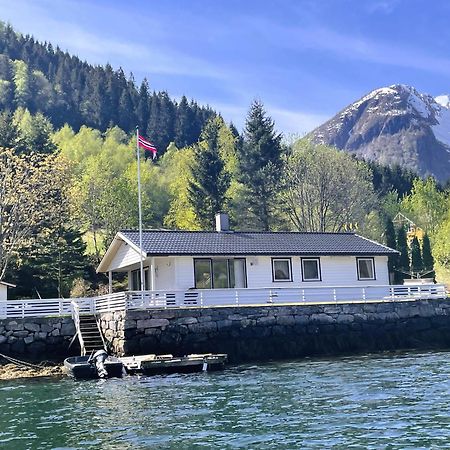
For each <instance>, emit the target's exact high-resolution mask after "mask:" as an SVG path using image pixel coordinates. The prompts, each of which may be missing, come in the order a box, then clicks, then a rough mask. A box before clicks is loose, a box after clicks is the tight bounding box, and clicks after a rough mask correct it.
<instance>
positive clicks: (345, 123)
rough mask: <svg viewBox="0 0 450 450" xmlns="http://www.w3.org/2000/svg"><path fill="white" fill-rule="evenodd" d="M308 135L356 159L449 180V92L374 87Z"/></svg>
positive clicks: (404, 87) (314, 140)
mask: <svg viewBox="0 0 450 450" xmlns="http://www.w3.org/2000/svg"><path fill="white" fill-rule="evenodd" d="M308 137H309V138H310V139H311V140H312V141H313V142H316V143H322V144H326V145H332V146H335V147H337V148H339V149H342V150H345V151H347V152H350V153H352V154H354V155H355V156H356V157H357V158H361V159H365V160H368V161H375V162H377V163H379V164H382V165H388V166H394V165H400V166H401V167H403V168H406V169H409V170H412V171H415V172H417V173H418V174H420V175H421V176H428V175H432V176H434V177H435V178H436V179H437V180H439V181H441V182H446V181H447V180H448V179H450V97H449V96H447V95H441V96H439V97H436V98H433V97H432V96H430V95H427V94H421V93H419V92H418V91H417V90H416V89H415V88H413V87H411V86H406V85H402V84H396V85H392V86H389V87H384V88H381V89H376V90H374V91H372V92H370V93H369V94H368V95H366V96H365V97H363V98H361V99H360V100H358V101H356V102H354V103H352V104H351V105H350V106H348V107H347V108H345V109H343V110H342V111H341V112H340V113H338V114H337V115H336V116H334V117H333V118H332V119H330V120H329V121H327V122H325V123H324V124H323V125H321V126H319V127H318V128H316V129H315V130H314V131H312V132H311V133H310V134H309V135H308Z"/></svg>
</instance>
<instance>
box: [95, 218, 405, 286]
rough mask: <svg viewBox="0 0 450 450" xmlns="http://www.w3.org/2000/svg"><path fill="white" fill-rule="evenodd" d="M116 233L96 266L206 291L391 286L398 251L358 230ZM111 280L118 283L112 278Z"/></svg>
mask: <svg viewBox="0 0 450 450" xmlns="http://www.w3.org/2000/svg"><path fill="white" fill-rule="evenodd" d="M142 247H143V248H142V254H141V253H140V250H139V233H138V231H135V230H124V231H121V232H119V233H117V235H116V236H115V238H114V240H113V242H112V243H111V245H110V247H109V248H108V250H107V252H106V254H105V256H104V258H103V260H102V261H101V263H100V265H99V267H98V269H97V271H98V272H105V273H109V276H110V281H111V280H112V276H113V275H112V274H113V272H127V273H128V288H129V290H140V259H141V258H143V260H144V274H145V280H144V281H145V289H146V290H151V291H156V290H157V291H165V290H185V291H189V290H202V289H227V288H232V289H235V288H253V289H258V288H280V287H291V288H299V287H311V286H316V287H321V286H323V287H325V286H364V285H388V284H389V272H388V265H387V262H388V256H389V255H393V254H396V253H397V252H396V251H395V250H393V249H391V248H389V247H386V246H384V245H381V244H378V243H376V242H374V241H371V240H369V239H366V238H364V237H361V236H358V235H357V234H355V233H300V232H243V231H230V230H229V229H228V218H227V217H226V215H219V216H218V218H217V230H216V231H211V232H210V231H160V230H148V231H144V232H143V245H142ZM110 286H111V283H110Z"/></svg>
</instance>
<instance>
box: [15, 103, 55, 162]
mask: <svg viewBox="0 0 450 450" xmlns="http://www.w3.org/2000/svg"><path fill="white" fill-rule="evenodd" d="M13 121H14V125H15V126H16V127H17V129H18V132H19V139H18V141H17V143H16V145H15V150H16V152H17V153H23V152H26V153H29V152H31V151H34V152H38V153H47V154H50V153H53V152H54V151H55V150H56V146H55V144H54V143H53V141H52V139H51V134H52V132H53V126H52V124H51V123H50V121H49V120H48V119H47V118H46V117H44V115H43V114H42V113H37V114H36V115H34V116H33V115H31V114H30V112H29V111H28V110H27V109H23V108H19V109H17V110H16V112H15V113H14V119H13Z"/></svg>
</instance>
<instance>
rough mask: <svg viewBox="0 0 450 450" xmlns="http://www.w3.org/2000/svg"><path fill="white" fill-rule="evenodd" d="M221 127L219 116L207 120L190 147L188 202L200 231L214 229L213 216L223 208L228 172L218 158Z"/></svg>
mask: <svg viewBox="0 0 450 450" xmlns="http://www.w3.org/2000/svg"><path fill="white" fill-rule="evenodd" d="M223 127H225V124H224V122H223V120H222V119H221V118H220V117H216V118H214V119H211V120H210V121H209V122H208V123H207V124H206V125H205V128H204V129H203V131H202V134H201V136H200V141H199V143H198V144H197V145H195V146H194V147H193V149H194V160H193V162H192V166H191V171H192V179H190V180H189V182H188V201H189V203H190V204H191V205H192V208H193V210H194V212H195V215H196V217H197V219H198V221H199V222H200V223H201V226H202V228H203V229H204V230H212V229H214V223H215V215H216V214H217V213H219V212H221V211H222V210H223V205H224V203H225V195H226V192H227V190H228V187H229V186H230V175H229V173H227V172H226V170H225V163H224V161H223V160H222V157H221V153H222V152H221V149H220V144H221V142H220V131H221V129H222V128H223Z"/></svg>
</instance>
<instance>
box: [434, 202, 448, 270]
mask: <svg viewBox="0 0 450 450" xmlns="http://www.w3.org/2000/svg"><path fill="white" fill-rule="evenodd" d="M449 203H450V198H449ZM433 244H434V245H433V255H434V257H435V259H436V262H437V263H438V264H439V265H441V266H442V267H443V268H444V269H445V270H446V271H449V272H450V209H449V210H448V212H447V216H446V217H445V218H444V220H443V221H442V223H441V224H440V226H439V227H438V228H437V230H436V233H435V236H434V243H433Z"/></svg>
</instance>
